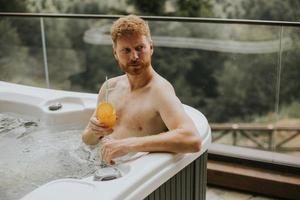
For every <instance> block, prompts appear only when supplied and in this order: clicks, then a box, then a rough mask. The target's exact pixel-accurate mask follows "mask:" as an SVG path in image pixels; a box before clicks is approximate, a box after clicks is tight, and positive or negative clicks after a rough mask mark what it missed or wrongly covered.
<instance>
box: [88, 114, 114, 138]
mask: <svg viewBox="0 0 300 200" xmlns="http://www.w3.org/2000/svg"><path fill="white" fill-rule="evenodd" d="M88 129H90V130H91V131H92V132H93V134H94V135H95V136H96V137H97V138H98V139H101V138H102V137H103V136H105V135H109V134H111V133H112V132H113V129H112V128H109V127H107V126H106V125H105V124H103V123H101V122H100V121H99V120H98V119H97V118H96V117H92V118H91V119H90V122H89V125H88Z"/></svg>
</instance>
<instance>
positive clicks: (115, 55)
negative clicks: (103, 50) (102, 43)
mask: <svg viewBox="0 0 300 200" xmlns="http://www.w3.org/2000/svg"><path fill="white" fill-rule="evenodd" d="M113 54H114V57H115V59H116V60H118V55H117V53H116V50H115V48H113Z"/></svg>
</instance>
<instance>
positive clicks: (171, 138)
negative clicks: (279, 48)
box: [82, 15, 201, 163]
mask: <svg viewBox="0 0 300 200" xmlns="http://www.w3.org/2000/svg"><path fill="white" fill-rule="evenodd" d="M111 37H112V40H113V54H114V57H115V59H116V61H117V62H118V65H119V67H120V68H121V70H123V71H124V73H125V75H122V76H119V77H115V78H112V79H109V80H108V82H109V87H110V92H109V102H110V103H112V105H113V106H114V108H115V110H116V113H117V122H116V124H115V126H114V127H113V128H108V127H105V125H104V124H102V123H101V122H100V121H98V120H97V118H96V117H95V113H94V114H93V116H92V117H91V119H90V122H89V124H88V125H87V127H86V129H85V130H84V132H83V134H82V139H83V141H84V142H85V143H86V144H97V143H98V142H99V141H100V140H102V141H101V143H102V147H101V155H102V159H103V160H104V161H105V162H106V163H112V159H114V158H116V157H120V156H123V155H125V154H127V153H130V152H173V153H187V152H197V151H200V149H201V140H200V137H199V135H198V133H197V129H196V127H195V125H194V123H193V122H192V120H191V119H190V118H189V117H188V116H187V114H186V113H185V111H184V109H183V106H182V104H181V102H180V100H179V99H178V98H177V96H176V94H175V91H174V88H173V87H172V85H171V84H170V83H169V82H168V81H167V80H165V79H164V78H163V77H161V76H160V75H159V74H157V73H156V72H155V71H154V69H153V68H152V65H151V57H152V54H153V42H152V40H151V36H150V30H149V26H148V24H147V23H146V22H145V21H144V20H142V19H141V18H139V17H137V16H135V15H129V16H125V17H121V18H120V19H118V20H117V21H115V22H114V24H113V25H112V28H111ZM170 67H171V66H170ZM103 85H105V84H103ZM104 96H105V87H104V86H102V87H101V89H100V91H99V95H98V104H99V103H100V102H101V101H102V100H104ZM108 134H110V137H109V138H110V139H102V138H103V136H105V135H108ZM104 138H105V137H104Z"/></svg>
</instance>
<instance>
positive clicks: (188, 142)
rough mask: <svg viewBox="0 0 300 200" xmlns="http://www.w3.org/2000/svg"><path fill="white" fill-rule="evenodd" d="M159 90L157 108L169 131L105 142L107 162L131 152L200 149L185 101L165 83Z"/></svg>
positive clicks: (156, 97) (104, 152) (156, 100)
mask: <svg viewBox="0 0 300 200" xmlns="http://www.w3.org/2000/svg"><path fill="white" fill-rule="evenodd" d="M158 90H159V91H156V92H155V94H156V95H155V103H154V105H155V106H154V107H156V109H157V110H158V112H159V114H160V116H161V118H162V120H163V121H164V123H165V124H166V126H167V128H168V130H169V131H167V132H164V133H160V134H158V135H151V136H145V137H131V138H126V139H122V140H110V141H106V142H104V145H103V147H102V155H103V159H104V160H105V161H106V162H111V159H113V158H116V157H119V156H123V155H125V154H127V153H129V152H173V153H188V152H197V151H200V149H201V139H200V136H199V134H198V133H197V129H196V127H195V125H194V123H193V121H192V120H191V119H190V118H189V116H188V115H187V114H186V112H185V111H184V109H183V106H182V103H181V102H180V100H179V99H178V98H177V96H176V95H175V92H174V89H173V87H172V86H171V85H165V86H164V87H163V88H160V89H158ZM162 91H163V92H162ZM153 101H154V99H153Z"/></svg>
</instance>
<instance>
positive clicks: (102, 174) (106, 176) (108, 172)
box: [94, 167, 122, 181]
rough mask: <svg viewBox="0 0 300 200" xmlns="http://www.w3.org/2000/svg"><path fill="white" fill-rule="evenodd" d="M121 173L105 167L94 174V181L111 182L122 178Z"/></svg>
mask: <svg viewBox="0 0 300 200" xmlns="http://www.w3.org/2000/svg"><path fill="white" fill-rule="evenodd" d="M121 176H122V175H121V172H120V170H119V169H118V168H116V167H105V168H100V169H98V170H97V171H96V172H95V174H94V181H110V180H113V179H117V178H120V177H121Z"/></svg>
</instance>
